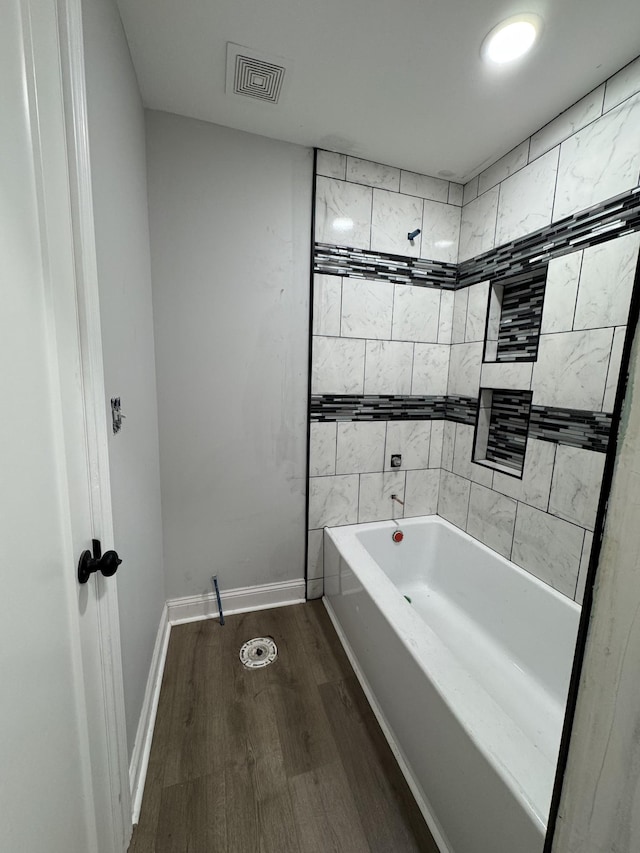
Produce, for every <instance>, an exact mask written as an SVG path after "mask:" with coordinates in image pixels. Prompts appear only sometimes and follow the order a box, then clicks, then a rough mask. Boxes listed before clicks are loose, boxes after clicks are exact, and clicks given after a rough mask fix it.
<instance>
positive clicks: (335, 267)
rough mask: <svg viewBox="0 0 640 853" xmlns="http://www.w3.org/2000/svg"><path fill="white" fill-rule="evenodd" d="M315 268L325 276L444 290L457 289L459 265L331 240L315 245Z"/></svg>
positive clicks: (314, 269) (315, 270)
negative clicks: (339, 243) (340, 244)
mask: <svg viewBox="0 0 640 853" xmlns="http://www.w3.org/2000/svg"><path fill="white" fill-rule="evenodd" d="M313 271H314V272H316V273H322V274H324V275H344V276H348V277H349V278H367V279H373V280H374V281H388V282H391V283H392V284H413V285H418V286H421V287H438V288H440V289H442V290H455V289H456V287H457V283H458V268H457V266H456V264H446V263H441V262H439V261H428V260H425V259H424V258H407V257H404V256H403V255H389V254H386V253H384V252H371V251H369V250H368V249H350V248H348V247H347V246H332V245H330V244H328V243H316V244H315V247H314V259H313Z"/></svg>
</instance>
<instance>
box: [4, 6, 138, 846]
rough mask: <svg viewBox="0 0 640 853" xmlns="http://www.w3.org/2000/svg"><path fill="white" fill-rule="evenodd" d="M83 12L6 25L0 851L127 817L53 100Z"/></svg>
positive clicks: (43, 14) (73, 264)
mask: <svg viewBox="0 0 640 853" xmlns="http://www.w3.org/2000/svg"><path fill="white" fill-rule="evenodd" d="M36 7H37V8H36ZM59 11H63V13H64V14H63V15H62V16H61V17H60V19H59V18H58V12H59ZM76 11H77V10H76V9H75V7H74V6H73V5H72V4H71V3H69V4H68V9H67V4H65V5H64V6H63V5H62V4H60V9H57V8H56V2H55V0H38V2H37V3H36V2H35V0H33V2H32V0H4V2H3V4H2V27H0V407H1V411H0V572H1V583H2V586H1V593H0V850H3V851H4V850H6V851H14V850H15V851H18V850H19V851H25V853H39V851H43V853H45V851H46V853H94V851H95V852H96V853H112V851H113V853H116V852H117V853H121V851H123V850H125V849H126V845H127V843H128V839H129V834H130V829H131V827H130V803H129V791H128V779H127V774H126V750H125V744H124V726H123V708H122V684H121V669H120V667H121V664H120V659H119V655H120V649H119V638H118V630H117V603H116V601H117V600H116V590H115V582H116V581H115V578H112V579H110V580H109V581H107V580H105V579H100V580H96V579H95V578H92V579H91V580H90V582H89V583H88V584H86V585H85V586H80V585H79V584H78V582H77V579H76V565H77V561H78V557H79V555H80V552H81V551H82V550H83V549H84V548H86V547H88V546H89V543H90V540H91V538H92V537H93V536H96V537H97V538H101V539H102V540H103V547H104V548H105V549H106V548H109V547H112V544H113V543H112V542H111V541H110V539H111V529H110V507H109V500H108V497H109V489H108V473H105V471H106V436H104V435H103V434H102V433H104V429H105V428H104V422H103V418H102V416H101V413H100V416H97V411H98V410H97V409H96V406H95V405H94V402H93V401H94V400H99V401H100V402H99V405H100V406H101V405H102V388H101V381H102V379H101V363H100V358H99V355H98V354H99V352H100V340H99V321H98V316H97V312H96V305H97V293H96V294H94V293H93V289H92V287H91V286H89V285H90V283H89V285H87V282H86V281H85V280H84V275H83V270H84V268H85V266H87V258H86V257H83V255H82V252H83V251H84V252H85V253H86V252H87V251H88V249H87V246H86V245H85V244H84V243H83V240H82V233H81V231H82V223H83V221H84V220H83V216H82V210H81V205H80V203H81V201H82V191H81V186H80V184H81V181H80V183H79V182H78V175H77V174H75V171H76V170H75V169H72V170H71V175H70V174H69V171H68V168H67V166H68V164H67V142H68V138H67V131H68V130H69V127H68V126H67V125H66V124H65V115H64V109H63V100H62V91H63V88H62V78H63V75H62V73H61V72H62V68H61V57H60V44H59V38H58V21H60V25H61V26H62V27H63V28H64V27H66V25H67V24H69V27H70V28H69V32H70V33H71V34H72V35H71V40H70V41H69V43H64V40H63V48H64V50H66V49H67V48H73V47H74V45H73V39H74V36H73V32H74V30H73V21H72V20H71V19H72V17H73V15H74V14H75V12H76ZM67 13H68V20H67ZM62 65H65V63H64V62H63V63H62ZM65 79H66V80H67V89H68V91H71V88H73V86H75V95H74V97H75V98H76V100H78V98H79V97H80V96H81V94H82V92H81V88H82V87H81V86H80V87H78V80H80V77H79V75H78V68H77V66H76V67H74V66H73V64H72V65H71V66H70V69H69V68H67V69H66V77H65ZM74 79H75V83H74ZM70 84H71V85H70ZM76 106H77V104H76ZM80 145H81V139H80ZM69 150H70V151H71V153H72V156H75V152H74V149H73V146H71V148H70V149H69ZM81 171H82V169H80V173H81ZM80 177H82V176H81V175H80ZM85 179H88V176H85ZM70 182H71V187H72V190H71V192H70ZM78 186H80V190H78ZM72 199H73V203H72ZM74 211H75V216H74ZM89 249H90V247H89ZM89 260H90V259H89ZM89 265H90V264H89Z"/></svg>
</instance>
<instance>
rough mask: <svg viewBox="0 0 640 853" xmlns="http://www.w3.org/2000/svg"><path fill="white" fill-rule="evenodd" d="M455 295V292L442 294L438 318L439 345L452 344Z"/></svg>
mask: <svg viewBox="0 0 640 853" xmlns="http://www.w3.org/2000/svg"><path fill="white" fill-rule="evenodd" d="M454 299H455V293H454V291H453V290H442V291H441V292H440V317H439V318H438V343H439V344H450V343H451V332H452V330H453V301H454Z"/></svg>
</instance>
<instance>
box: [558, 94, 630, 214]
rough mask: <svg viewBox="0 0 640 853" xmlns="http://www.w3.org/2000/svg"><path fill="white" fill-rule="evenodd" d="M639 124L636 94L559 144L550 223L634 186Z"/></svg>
mask: <svg viewBox="0 0 640 853" xmlns="http://www.w3.org/2000/svg"><path fill="white" fill-rule="evenodd" d="M639 122H640V95H634V96H633V98H630V99H629V100H628V101H625V102H624V103H622V104H620V106H619V107H616V108H615V109H614V110H611V112H609V113H606V114H605V115H603V116H602V117H601V118H599V119H597V120H596V121H594V122H592V123H591V124H590V125H588V126H587V127H585V128H583V129H582V130H580V131H578V133H576V134H574V135H573V136H572V137H570V138H569V139H567V140H566V142H563V143H562V145H561V146H560V164H559V167H558V183H557V187H556V199H555V204H554V208H553V221H554V222H556V221H557V220H559V219H563V218H564V217H565V216H571V215H572V214H574V213H576V212H577V211H579V210H584V209H585V208H587V207H591V206H592V205H594V204H598V203H599V202H601V201H604V200H605V199H608V198H611V197H612V196H615V195H619V194H620V193H623V192H626V191H627V190H630V189H632V188H633V187H635V186H636V185H637V183H638V172H639V170H640V145H638V139H637V136H638V134H637V132H636V131H634V128H637V127H638V123H639ZM603 152H606V156H603Z"/></svg>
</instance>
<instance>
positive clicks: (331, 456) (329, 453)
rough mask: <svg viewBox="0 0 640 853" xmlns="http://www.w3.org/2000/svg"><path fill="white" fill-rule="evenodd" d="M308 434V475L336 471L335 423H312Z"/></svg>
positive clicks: (322, 474) (333, 472)
mask: <svg viewBox="0 0 640 853" xmlns="http://www.w3.org/2000/svg"><path fill="white" fill-rule="evenodd" d="M310 426H311V429H310V435H309V476H310V477H324V476H326V475H327V474H335V473H336V435H337V424H335V423H325V422H318V423H312V424H311V425H310Z"/></svg>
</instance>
